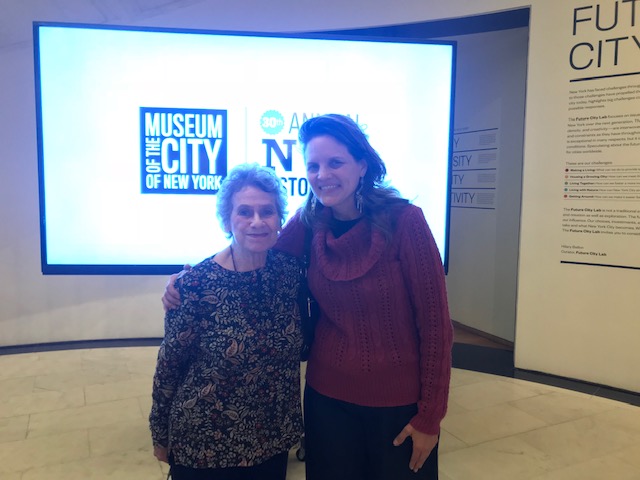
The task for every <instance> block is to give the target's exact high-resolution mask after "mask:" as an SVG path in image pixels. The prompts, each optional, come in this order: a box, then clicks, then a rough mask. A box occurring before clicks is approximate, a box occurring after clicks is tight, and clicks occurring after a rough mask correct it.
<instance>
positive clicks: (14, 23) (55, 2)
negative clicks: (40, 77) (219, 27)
mask: <svg viewBox="0 0 640 480" xmlns="http://www.w3.org/2000/svg"><path fill="white" fill-rule="evenodd" d="M202 2H206V0H0V12H1V14H0V50H2V49H6V48H13V47H18V46H23V45H25V44H29V43H31V41H32V35H33V34H32V25H33V22H34V21H51V22H71V23H98V24H101V23H111V24H116V25H117V24H123V25H128V24H136V23H140V22H144V21H145V20H146V19H150V18H153V17H155V16H157V15H160V14H166V13H169V12H175V11H177V10H181V9H184V8H186V7H189V6H192V5H194V4H197V3H202Z"/></svg>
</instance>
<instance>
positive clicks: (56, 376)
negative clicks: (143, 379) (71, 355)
mask: <svg viewBox="0 0 640 480" xmlns="http://www.w3.org/2000/svg"><path fill="white" fill-rule="evenodd" d="M130 379H131V374H130V373H129V370H128V369H127V367H126V366H122V365H121V366H117V365H114V366H108V365H102V366H93V367H85V368H80V369H78V370H72V371H67V372H56V373H52V374H49V375H40V376H38V377H36V381H35V386H36V388H38V389H41V390H52V391H60V392H64V391H66V390H69V389H72V388H76V387H86V386H89V385H100V384H108V383H113V382H121V381H126V380H130Z"/></svg>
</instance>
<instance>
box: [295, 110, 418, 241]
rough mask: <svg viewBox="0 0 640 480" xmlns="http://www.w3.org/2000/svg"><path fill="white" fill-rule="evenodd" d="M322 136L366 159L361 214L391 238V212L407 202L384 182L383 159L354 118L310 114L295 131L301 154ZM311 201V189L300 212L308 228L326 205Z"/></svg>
mask: <svg viewBox="0 0 640 480" xmlns="http://www.w3.org/2000/svg"><path fill="white" fill-rule="evenodd" d="M323 135H328V136H330V137H332V138H334V139H335V140H336V141H337V142H339V143H341V144H342V145H344V146H345V147H346V148H347V150H348V151H349V153H350V154H351V156H352V157H353V158H354V159H356V160H357V161H364V162H366V164H367V172H366V173H365V175H364V177H363V179H362V180H363V183H362V199H363V210H362V214H363V217H365V218H366V219H368V220H369V221H370V222H371V224H372V225H373V226H374V227H376V228H378V229H379V230H380V231H381V232H382V233H383V234H384V235H385V237H386V238H387V239H390V238H391V236H392V234H393V228H394V225H393V220H394V219H395V218H396V215H394V214H393V213H394V211H395V210H396V209H397V208H399V207H400V206H403V205H406V204H407V203H409V201H408V200H407V199H405V198H402V197H401V196H400V193H399V192H398V190H396V189H395V188H394V187H392V186H390V185H388V184H387V183H386V182H385V176H386V174H387V168H386V166H385V164H384V162H383V161H382V158H380V155H378V152H376V151H375V149H374V148H373V147H372V146H371V144H370V143H369V140H368V139H367V136H366V135H365V133H364V132H363V131H362V129H361V128H360V126H359V125H358V124H357V123H356V122H355V121H353V120H352V119H351V118H350V117H347V116H345V115H338V114H335V113H330V114H327V115H321V116H318V117H313V118H310V119H309V120H307V121H306V122H304V123H303V124H302V126H301V127H300V131H299V132H298V140H299V142H300V144H301V145H302V151H303V153H304V152H305V151H306V148H307V144H308V143H309V142H310V141H311V140H312V139H314V138H315V137H319V136H323ZM314 200H316V199H314V195H313V192H312V191H309V194H308V196H307V200H306V201H305V203H304V205H303V206H302V209H301V212H300V216H301V219H302V222H303V223H304V224H305V225H306V226H307V227H310V228H311V227H312V226H313V225H314V224H315V223H316V222H317V221H319V215H320V212H322V210H323V209H324V208H325V207H324V206H323V205H322V204H321V203H320V202H319V201H315V204H316V205H315V208H314V207H313V206H312V204H313V203H314Z"/></svg>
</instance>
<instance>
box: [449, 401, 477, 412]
mask: <svg viewBox="0 0 640 480" xmlns="http://www.w3.org/2000/svg"><path fill="white" fill-rule="evenodd" d="M474 410H475V409H474ZM469 411H471V410H469V409H468V408H465V407H463V406H462V405H460V404H459V403H458V402H456V401H455V400H454V399H453V398H451V397H450V398H449V404H448V405H447V415H458V414H459V413H467V412H469Z"/></svg>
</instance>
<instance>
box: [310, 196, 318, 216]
mask: <svg viewBox="0 0 640 480" xmlns="http://www.w3.org/2000/svg"><path fill="white" fill-rule="evenodd" d="M312 195H313V194H312ZM317 201H318V199H317V198H316V196H315V195H313V197H311V215H315V214H316V203H317Z"/></svg>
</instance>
